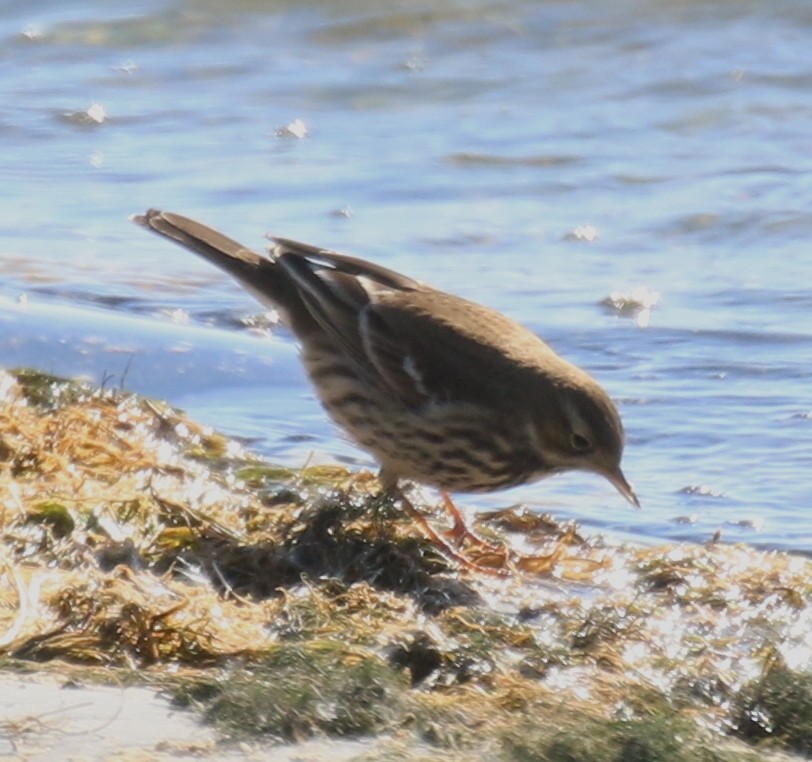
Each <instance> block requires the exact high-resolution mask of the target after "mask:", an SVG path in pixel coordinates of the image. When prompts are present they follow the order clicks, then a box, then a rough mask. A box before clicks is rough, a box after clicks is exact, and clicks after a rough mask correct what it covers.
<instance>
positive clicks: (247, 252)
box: [131, 209, 304, 330]
mask: <svg viewBox="0 0 812 762" xmlns="http://www.w3.org/2000/svg"><path fill="white" fill-rule="evenodd" d="M131 219H132V221H133V222H135V223H136V224H137V225H141V226H143V227H145V228H147V229H148V230H151V231H152V232H154V233H157V234H158V235H160V236H162V237H164V238H168V239H169V240H170V241H174V242H175V243H177V244H178V245H180V246H183V247H184V248H185V249H189V250H190V251H193V252H194V253H195V254H197V255H199V256H201V257H203V259H206V260H208V261H209V262H211V263H212V264H214V265H216V266H217V267H219V268H220V269H221V270H225V272H227V273H228V274H229V275H231V276H232V277H233V278H234V279H235V280H236V281H237V282H238V283H240V285H241V286H243V288H245V289H246V290H247V291H249V292H250V293H251V294H252V295H253V296H254V297H255V298H256V299H258V300H259V301H260V302H262V303H263V304H266V305H268V306H271V307H274V308H276V309H279V310H281V311H282V312H283V313H284V316H285V318H286V320H287V321H288V322H290V319H291V318H295V317H296V316H297V315H300V314H301V313H302V310H297V309H296V307H297V306H298V305H299V303H300V302H301V299H300V298H299V296H298V293H297V289H296V286H295V285H294V284H293V283H292V282H291V279H290V276H288V275H287V274H286V273H285V272H284V270H283V269H282V268H280V267H278V266H277V264H276V263H275V262H274V261H273V260H271V259H268V258H267V257H264V256H263V255H262V254H259V253H257V252H256V251H253V250H252V249H247V248H245V247H244V246H243V245H242V244H240V243H238V242H237V241H235V240H234V239H232V238H229V237H228V236H225V235H223V234H222V233H219V232H218V231H216V230H214V229H212V228H210V227H208V226H207V225H203V224H202V223H200V222H196V221H195V220H191V219H189V218H188V217H183V216H182V215H180V214H173V213H172V212H162V211H160V210H159V209H150V210H148V211H147V212H146V213H145V214H139V215H133V216H132V217H131ZM291 327H292V328H294V330H296V326H291ZM302 328H304V326H302Z"/></svg>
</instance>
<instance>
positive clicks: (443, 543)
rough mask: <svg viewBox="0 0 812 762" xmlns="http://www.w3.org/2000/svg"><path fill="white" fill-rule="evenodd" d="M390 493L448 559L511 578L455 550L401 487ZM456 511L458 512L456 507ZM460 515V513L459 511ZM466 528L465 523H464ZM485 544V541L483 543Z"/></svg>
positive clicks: (501, 551) (502, 569)
mask: <svg viewBox="0 0 812 762" xmlns="http://www.w3.org/2000/svg"><path fill="white" fill-rule="evenodd" d="M389 493H390V494H391V495H392V496H393V497H395V498H396V499H397V500H399V501H400V503H401V505H402V506H403V507H404V508H405V509H406V512H407V513H408V514H409V516H411V518H412V519H413V520H414V521H415V522H416V523H417V524H418V526H419V527H420V529H422V530H423V533H424V534H425V535H426V537H428V539H429V540H430V541H431V543H432V544H433V545H435V546H436V547H437V548H438V549H439V550H440V552H441V553H442V554H443V555H444V556H446V558H449V559H451V560H452V561H456V563H458V564H459V565H460V566H461V567H462V568H463V569H466V570H468V571H477V572H481V573H484V574H490V575H493V576H495V577H509V576H511V573H510V571H509V570H508V569H506V568H504V566H502V567H493V566H484V565H482V564H478V563H476V562H474V561H471V560H470V559H468V558H466V557H465V556H463V555H462V554H461V553H460V552H459V551H458V550H457V549H456V548H454V547H453V546H452V545H451V544H450V543H449V542H448V541H447V540H446V539H445V538H444V537H443V536H442V535H441V534H440V533H439V532H438V531H437V530H436V529H435V528H434V527H433V526H432V525H431V523H430V522H429V520H428V519H427V518H426V517H425V516H424V515H423V514H422V513H421V512H420V511H419V510H417V508H415V506H414V504H413V503H412V501H411V500H409V498H408V497H406V495H405V494H404V492H403V490H401V489H400V487H390V488H389ZM452 505H453V504H452ZM454 510H455V511H457V508H456V506H454ZM457 513H459V511H457ZM463 526H464V522H463ZM483 542H484V541H483ZM497 550H498V552H499V553H501V554H502V555H503V556H505V555H506V554H505V551H504V550H503V549H501V548H499V549H497Z"/></svg>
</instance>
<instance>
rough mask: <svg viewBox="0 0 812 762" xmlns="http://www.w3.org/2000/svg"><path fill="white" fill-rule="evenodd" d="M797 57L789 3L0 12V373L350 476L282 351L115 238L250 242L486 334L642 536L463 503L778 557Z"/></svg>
mask: <svg viewBox="0 0 812 762" xmlns="http://www.w3.org/2000/svg"><path fill="white" fill-rule="evenodd" d="M810 32H812V6H810V5H809V3H808V2H807V0H776V1H775V2H772V3H757V2H746V1H745V0H736V1H735V2H734V1H733V0H705V1H703V2H692V1H690V0H683V1H682V2H676V3H674V2H669V3H665V2H651V1H650V0H623V1H622V2H620V3H612V4H607V3H603V2H600V1H599V0H582V1H581V2H576V1H575V0H558V1H555V0H553V1H548V2H538V1H537V0H506V1H505V2H498V0H457V1H456V2H453V1H451V0H449V1H448V2H443V3H436V2H423V1H421V0H411V1H410V2H408V3H406V2H402V3H398V2H383V3H378V4H375V5H374V7H373V5H372V4H369V3H366V2H353V1H352V0H347V1H346V2H342V3H330V2H321V1H320V0H313V2H311V3H309V4H306V3H287V2H262V1H261V0H239V1H238V2H231V3H223V2H213V1H212V0H197V1H196V2H192V1H191V0H187V1H185V2H184V1H182V0H176V1H175V2H159V1H158V0H153V1H151V2H142V3H140V4H139V5H138V8H137V9H135V10H134V8H133V5H132V4H131V3H126V4H125V3H123V2H112V1H109V2H98V1H97V2H93V3H90V2H87V3H81V2H78V3H70V4H65V3H61V2H45V1H41V2H33V3H32V2H21V0H13V1H11V2H8V1H7V2H5V3H3V5H2V14H0V40H1V41H2V45H1V46H0V72H2V76H0V140H1V141H2V150H1V151H0V177H1V178H2V183H0V271H2V273H3V278H2V282H0V365H7V366H13V365H17V364H21V363H25V364H29V365H33V366H36V367H40V368H42V369H45V370H51V371H54V372H58V373H67V374H80V375H84V376H86V377H89V378H91V379H93V380H95V381H100V380H101V379H103V378H108V377H112V378H111V379H110V380H109V381H108V383H122V377H123V383H124V385H125V386H127V387H128V388H131V389H134V390H136V391H140V392H144V393H147V394H151V395H155V396H159V397H164V398H167V399H169V400H170V401H171V402H172V403H174V404H177V405H179V406H182V407H185V408H187V409H188V410H189V411H190V412H191V413H192V414H193V415H194V416H196V417H198V418H200V419H202V420H204V421H208V422H210V423H212V424H213V425H216V426H218V427H219V428H221V429H223V430H225V431H227V432H228V433H231V434H235V435H239V436H242V437H245V438H246V439H247V440H248V441H249V442H251V445H252V447H254V448H255V449H256V450H258V451H260V452H262V453H265V454H267V455H269V456H271V457H273V458H274V459H277V460H282V461H284V462H286V463H289V464H292V465H300V464H301V463H303V462H305V461H306V460H307V459H308V458H311V457H312V458H315V459H316V460H330V459H334V458H340V459H343V460H345V461H348V462H353V463H359V464H362V465H371V462H370V460H369V459H368V458H367V457H366V456H365V455H364V454H363V453H359V452H358V451H357V450H355V449H354V448H352V447H351V446H350V445H349V444H348V443H346V442H345V441H344V440H343V439H342V438H341V436H340V435H339V434H338V433H337V432H336V431H335V430H334V429H333V428H332V427H331V426H330V424H329V423H328V422H327V421H326V419H325V417H324V416H323V414H322V413H321V411H320V409H319V408H318V406H317V405H316V403H315V402H314V401H313V398H312V395H311V393H310V391H309V389H308V387H307V384H306V382H305V380H304V379H303V377H302V374H301V371H300V370H299V368H298V365H297V362H296V358H295V352H294V350H293V346H292V344H291V342H290V339H289V337H288V336H287V335H286V334H285V333H284V332H279V331H276V332H274V338H273V339H268V338H267V336H262V335H258V334H261V333H263V331H259V332H258V331H256V330H255V329H248V328H246V326H245V325H244V323H245V322H246V319H247V318H251V317H254V316H256V315H257V314H259V312H260V310H259V308H258V307H257V305H256V304H255V303H254V302H253V301H252V300H251V299H250V298H249V297H247V296H246V295H244V294H243V293H242V292H241V291H240V290H239V289H238V288H237V287H236V286H234V285H233V284H232V283H231V282H230V281H228V280H226V279H225V278H224V277H222V276H221V275H220V273H219V272H217V271H215V270H214V269H213V268H211V267H210V266H208V265H206V264H205V263H203V262H198V261H197V260H196V259H195V258H194V257H192V256H190V255H188V254H186V253H184V252H182V251H181V250H179V249H175V248H173V247H171V246H169V245H168V244H165V243H163V242H161V241H160V240H158V239H157V238H154V237H150V236H148V235H146V234H145V233H144V232H143V231H142V230H140V229H138V228H136V227H135V226H134V225H131V224H130V223H129V222H128V220H127V217H128V215H130V214H132V213H134V212H140V211H143V210H144V209H145V208H147V207H149V206H158V207H162V208H167V209H172V210H175V211H179V212H183V213H185V214H188V215H191V216H196V217H199V218H200V219H203V220H206V221H208V222H210V223H211V224H214V225H216V226H218V227H220V228H221V229H223V230H225V231H226V232H228V233H229V234H230V235H233V236H234V237H237V238H240V239H242V240H244V241H245V243H247V244H251V245H257V246H261V245H262V239H261V234H262V233H263V232H265V231H268V230H271V231H273V232H274V233H276V234H279V235H283V236H287V237H291V238H299V239H302V240H305V241H310V242H313V243H316V244H320V245H325V246H330V247H333V248H338V249H341V250H349V251H351V252H353V253H356V254H357V255H359V256H364V257H367V258H370V259H375V260H376V261H379V262H381V263H383V264H385V265H387V266H389V267H392V268H395V269H400V270H403V271H405V272H407V273H409V274H411V275H413V276H416V277H419V278H421V279H423V280H426V281H428V282H431V283H433V284H434V285H437V286H439V287H443V288H446V289H449V290H453V291H455V292H456V293H459V294H460V295H463V296H466V297H468V298H471V299H475V300H478V301H482V302H485V303H487V304H490V305H492V306H494V307H496V308H498V309H501V310H504V311H506V312H508V313H510V314H511V315H513V316H514V317H516V318H518V319H519V320H521V321H523V322H525V323H526V324H528V325H529V326H531V327H532V328H533V329H534V330H536V331H538V332H539V333H541V334H542V335H543V336H544V337H545V338H546V339H547V340H548V341H550V342H551V343H552V344H553V346H554V347H555V348H556V349H557V350H558V351H559V352H560V353H562V354H563V355H564V356H565V357H567V358H568V359H570V360H572V361H574V362H576V363H577V364H579V365H581V366H583V367H585V368H587V369H589V370H590V371H591V372H592V373H593V374H594V375H596V376H597V377H598V378H599V380H600V381H601V382H602V383H603V384H604V385H605V386H606V387H607V388H608V389H609V390H610V392H611V393H612V394H613V396H615V398H616V399H617V400H618V401H619V403H620V406H621V409H622V414H623V418H624V421H625V423H626V427H627V430H628V445H627V452H626V456H625V470H626V472H627V474H628V476H629V478H630V479H631V480H632V481H633V482H634V484H635V485H636V488H637V490H638V493H639V495H640V498H641V501H642V503H643V510H642V511H639V512H637V511H634V510H632V509H630V508H628V507H627V506H626V505H625V503H624V502H623V501H622V499H621V498H620V497H619V496H617V495H616V494H614V492H613V491H612V489H611V487H609V486H608V485H607V484H605V483H604V482H602V481H601V480H600V479H598V478H597V477H591V476H589V475H583V474H580V475H579V474H572V475H567V476H564V477H561V478H557V479H554V480H550V481H548V482H543V483H539V484H536V485H531V486H528V487H523V488H520V489H517V490H514V491H513V492H511V493H506V494H497V495H492V496H485V497H482V496H477V497H476V498H471V499H468V498H466V499H465V500H464V502H465V504H466V505H473V506H495V505H504V504H506V503H509V502H516V501H523V502H526V503H528V504H530V505H532V506H535V507H538V508H539V509H544V510H552V511H554V512H555V513H556V514H557V515H559V516H561V517H564V518H568V517H570V518H577V519H578V520H579V521H581V523H582V524H583V525H584V526H585V527H586V528H587V529H589V530H592V531H602V532H605V533H607V534H609V535H612V536H620V537H634V538H636V539H640V540H644V541H658V540H662V539H665V540H677V539H686V540H691V541H705V540H707V539H709V538H710V537H711V536H712V535H713V533H714V532H716V531H717V530H721V533H722V535H721V536H722V538H723V539H724V540H726V541H745V542H750V543H753V544H756V545H759V546H765V547H778V548H791V549H795V550H799V551H804V552H810V551H812V511H810V504H812V488H811V487H810V471H811V469H810V466H812V318H810V315H811V314H812V256H810V251H809V243H808V242H809V240H810V238H812V153H810V134H811V133H810V130H809V125H810V123H812V102H810V99H809V92H810V86H811V85H812V57H811V56H810V53H809V39H810ZM297 120H300V121H298V122H297ZM303 131H306V134H305V135H304V136H303V137H297V134H298V135H301V134H302V132H303ZM612 294H615V295H616V297H617V296H618V295H619V296H620V297H624V296H626V297H629V296H635V295H636V297H637V299H638V301H640V302H645V303H648V304H650V305H653V306H651V309H650V310H644V311H642V312H638V313H635V311H634V310H627V311H625V313H624V311H623V310H620V309H618V308H617V304H616V308H612V307H607V306H606V305H604V304H603V302H604V300H605V299H607V298H608V297H610V295H612ZM658 295H659V297H658ZM265 333H267V332H265Z"/></svg>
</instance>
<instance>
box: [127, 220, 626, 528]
mask: <svg viewBox="0 0 812 762" xmlns="http://www.w3.org/2000/svg"><path fill="white" fill-rule="evenodd" d="M133 221H134V222H136V223H138V224H139V225H143V226H144V227H146V228H149V229H150V230H153V231H154V232H156V233H158V234H160V235H162V236H164V237H165V238H169V239H171V240H173V241H175V242H176V243H179V244H180V245H181V246H184V247H185V248H187V249H190V250H191V251H193V252H195V253H196V254H199V255H200V256H202V257H203V258H205V259H208V260H209V261H210V262H212V263H214V264H215V265H217V266H218V267H220V268H222V269H223V270H225V271H226V272H227V273H229V275H231V276H233V277H234V278H235V279H236V280H237V281H238V282H239V283H240V284H241V285H242V286H243V287H244V288H246V289H247V290H248V291H250V292H251V293H252V294H253V295H254V296H255V297H256V298H257V299H259V301H260V302H263V303H265V304H267V305H270V306H272V307H274V308H275V309H277V310H279V311H280V313H281V314H282V317H283V319H284V320H285V322H286V323H287V325H288V326H289V327H290V328H291V330H292V331H293V333H294V334H295V335H296V337H297V338H298V340H299V342H300V343H301V348H302V353H301V354H302V361H303V363H304V365H305V368H306V370H307V373H308V375H309V376H310V379H311V381H312V382H313V385H314V387H315V389H316V393H317V394H318V396H319V398H320V399H321V402H322V405H323V406H324V408H325V409H326V411H327V412H328V413H329V414H330V416H331V417H332V418H333V420H334V421H335V422H336V423H337V424H338V425H339V426H340V427H341V428H343V429H344V430H345V431H346V432H347V433H348V434H349V435H350V436H351V437H352V438H353V439H354V440H355V442H357V443H358V445H360V446H361V447H362V448H364V449H365V450H367V451H368V452H370V453H371V454H372V455H373V456H374V458H375V459H376V460H377V461H378V463H379V464H380V466H381V471H380V481H381V484H382V486H383V488H384V490H386V491H388V492H390V493H391V494H393V495H395V496H398V497H400V498H403V494H402V492H400V490H399V486H398V485H399V482H400V480H411V481H414V482H418V483H420V484H424V485H428V486H432V487H436V488H438V489H440V490H442V491H443V492H490V491H493V490H499V489H504V488H507V487H512V486H515V485H518V484H524V483H526V482H532V481H535V480H537V479H542V478H544V477H546V476H550V475H552V474H556V473H561V472H563V471H570V470H574V469H578V470H584V471H592V472H594V473H597V474H600V475H602V476H604V477H605V478H606V479H608V480H609V481H610V482H611V483H612V484H613V485H614V486H615V487H616V488H617V490H618V491H619V492H620V493H621V494H622V495H623V496H624V497H625V498H626V499H627V500H628V501H629V502H630V503H632V504H633V505H635V506H639V503H638V500H637V497H636V495H635V494H634V491H633V490H632V487H631V486H630V485H629V483H628V481H626V478H625V476H624V475H623V472H622V470H621V467H620V461H621V456H622V454H623V444H624V433H623V425H622V423H621V420H620V416H619V414H618V411H617V408H616V407H615V405H614V404H613V402H612V400H611V399H610V398H609V396H608V395H607V394H606V392H605V391H604V390H603V389H602V388H601V387H600V385H599V384H598V383H597V382H596V381H595V380H594V379H593V378H592V377H591V376H589V375H588V374H587V373H586V372H584V371H583V370H581V369H579V368H577V367H576V366H574V365H572V364H571V363H569V362H567V361H566V360H564V359H562V358H561V357H559V356H558V355H557V354H556V353H555V352H554V351H553V350H552V349H551V348H550V347H549V346H547V344H545V343H544V342H543V341H542V340H541V339H540V338H538V337H537V336H536V335H535V334H533V333H531V332H530V331H529V330H527V329H526V328H524V327H523V326H521V325H519V324H518V323H516V322H515V321H513V320H511V319H510V318H508V317H506V316H505V315H502V314H501V313H499V312H496V311H495V310H492V309H489V308H488V307H483V306H481V305H479V304H475V303H474V302H470V301H467V300H465V299H461V298H460V297H457V296H453V295H451V294H447V293H444V292H442V291H438V290H437V289H434V288H431V287H430V286H427V285H424V284H422V283H420V282H418V281H416V280H412V279H411V278H409V277H407V276H405V275H401V274H399V273H396V272H393V271H392V270H387V269H386V268H383V267H380V266H379V265H375V264H372V263H370V262H365V261H364V260H362V259H356V258H354V257H349V256H346V255H343V254H337V253H335V252H333V251H329V250H327V249H320V248H317V247H315V246H309V245H307V244H303V243H297V242H296V241H291V240H287V239H285V238H271V239H270V240H271V241H272V244H273V245H272V246H271V247H270V252H269V256H267V257H266V256H263V255H261V254H258V253H257V252H255V251H252V250H251V249H246V248H244V247H243V246H241V245H240V244H239V243H237V242H236V241H234V240H232V239H230V238H227V237H226V236H224V235H222V234H221V233H218V232H217V231H215V230H212V229H211V228H209V227H207V226H205V225H202V224H201V223H199V222H195V221H194V220H191V219H188V218H187V217H182V216H180V215H178V214H172V213H169V212H161V211H158V210H155V209H151V210H149V211H148V212H147V213H146V214H145V215H140V216H135V217H133ZM405 502H408V501H405ZM446 505H447V506H448V507H449V509H450V510H451V512H452V515H453V516H454V518H455V527H457V526H458V524H459V521H460V516H459V513H458V512H456V509H453V504H451V503H450V500H446ZM463 531H465V530H463Z"/></svg>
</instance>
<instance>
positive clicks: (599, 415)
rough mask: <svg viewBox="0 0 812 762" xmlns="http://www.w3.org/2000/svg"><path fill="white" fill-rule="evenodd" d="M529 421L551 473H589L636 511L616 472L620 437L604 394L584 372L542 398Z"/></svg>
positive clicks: (619, 426) (622, 478) (617, 419)
mask: <svg viewBox="0 0 812 762" xmlns="http://www.w3.org/2000/svg"><path fill="white" fill-rule="evenodd" d="M544 396H545V401H546V402H548V403H549V402H553V404H552V405H550V404H542V405H540V406H539V408H538V412H539V416H538V418H536V420H535V421H534V422H533V424H532V426H533V428H534V429H535V436H534V440H535V445H536V446H537V448H538V449H539V452H540V456H541V458H542V460H543V461H544V462H545V463H546V464H547V465H548V466H549V467H550V470H552V471H558V472H560V471H570V470H582V471H592V472H594V473H596V474H600V475H601V476H603V477H605V478H606V479H607V480H608V481H609V482H610V483H611V484H613V485H614V487H615V489H617V491H618V492H620V494H621V495H623V497H625V498H626V500H628V501H629V502H630V503H631V504H632V505H633V506H635V507H636V508H639V507H640V502H639V500H638V499H637V495H635V493H634V490H633V489H632V487H631V485H630V484H629V482H628V481H627V480H626V477H625V476H624V475H623V471H622V470H621V466H620V462H621V458H622V457H623V445H624V442H625V435H624V432H623V423H622V422H621V420H620V414H619V413H618V411H617V408H616V407H615V404H614V403H613V402H612V400H611V399H610V398H609V395H608V394H607V393H606V392H605V391H604V390H603V389H602V388H601V387H600V386H599V385H598V383H597V382H596V381H594V380H593V379H592V378H591V377H590V376H588V375H587V374H586V373H583V372H580V371H579V372H578V373H577V375H574V376H572V375H570V376H568V377H567V378H566V379H565V380H564V381H563V382H561V383H556V384H555V391H554V392H553V393H552V394H550V393H549V391H548V392H547V393H546V394H545V395H544Z"/></svg>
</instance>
